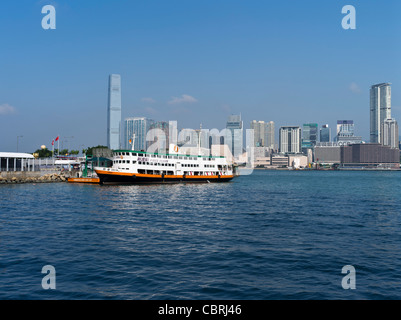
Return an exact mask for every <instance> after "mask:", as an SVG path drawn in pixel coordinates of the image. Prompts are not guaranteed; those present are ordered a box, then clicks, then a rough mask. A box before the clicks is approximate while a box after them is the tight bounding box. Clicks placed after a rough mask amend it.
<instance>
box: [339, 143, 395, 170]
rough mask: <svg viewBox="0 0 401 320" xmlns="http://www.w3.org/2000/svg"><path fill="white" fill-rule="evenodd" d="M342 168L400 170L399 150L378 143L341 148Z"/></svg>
mask: <svg viewBox="0 0 401 320" xmlns="http://www.w3.org/2000/svg"><path fill="white" fill-rule="evenodd" d="M341 166H342V167H343V168H366V169H369V168H371V169H375V168H391V169H399V168H400V150H399V149H392V148H390V147H389V146H383V145H381V144H380V143H361V144H352V145H348V146H341Z"/></svg>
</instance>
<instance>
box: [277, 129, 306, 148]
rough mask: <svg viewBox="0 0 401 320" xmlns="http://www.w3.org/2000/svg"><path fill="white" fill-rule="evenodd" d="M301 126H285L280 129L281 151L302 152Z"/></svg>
mask: <svg viewBox="0 0 401 320" xmlns="http://www.w3.org/2000/svg"><path fill="white" fill-rule="evenodd" d="M301 131H302V130H301V128H300V127H292V126H285V127H281V128H280V130H279V149H280V153H301V146H302V136H301V134H302V133H301Z"/></svg>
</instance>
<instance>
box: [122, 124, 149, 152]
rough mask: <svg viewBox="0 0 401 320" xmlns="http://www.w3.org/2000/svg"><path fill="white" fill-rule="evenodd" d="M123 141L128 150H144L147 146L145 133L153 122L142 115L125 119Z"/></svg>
mask: <svg viewBox="0 0 401 320" xmlns="http://www.w3.org/2000/svg"><path fill="white" fill-rule="evenodd" d="M124 122H125V130H124V143H125V148H126V149H129V150H138V151H141V150H144V151H146V150H147V148H148V143H147V141H146V135H147V133H148V131H149V129H150V126H151V125H152V124H153V122H154V121H153V120H151V119H148V118H144V117H134V118H126V119H125V121H124Z"/></svg>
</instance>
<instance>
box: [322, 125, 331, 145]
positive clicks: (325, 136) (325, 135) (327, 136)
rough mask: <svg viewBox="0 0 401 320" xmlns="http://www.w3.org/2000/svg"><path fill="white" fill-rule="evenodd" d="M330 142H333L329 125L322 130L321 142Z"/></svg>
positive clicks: (323, 126)
mask: <svg viewBox="0 0 401 320" xmlns="http://www.w3.org/2000/svg"><path fill="white" fill-rule="evenodd" d="M330 141H331V130H330V128H329V125H328V124H324V125H322V127H321V128H320V142H330Z"/></svg>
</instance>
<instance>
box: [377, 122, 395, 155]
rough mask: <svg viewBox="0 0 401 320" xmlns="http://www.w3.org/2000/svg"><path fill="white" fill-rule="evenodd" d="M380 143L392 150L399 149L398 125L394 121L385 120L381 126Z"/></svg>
mask: <svg viewBox="0 0 401 320" xmlns="http://www.w3.org/2000/svg"><path fill="white" fill-rule="evenodd" d="M380 137H381V139H380V143H381V144H382V145H383V146H389V147H391V148H393V149H398V148H399V137H398V123H397V121H395V119H386V120H384V121H383V123H382V126H381V134H380Z"/></svg>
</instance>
